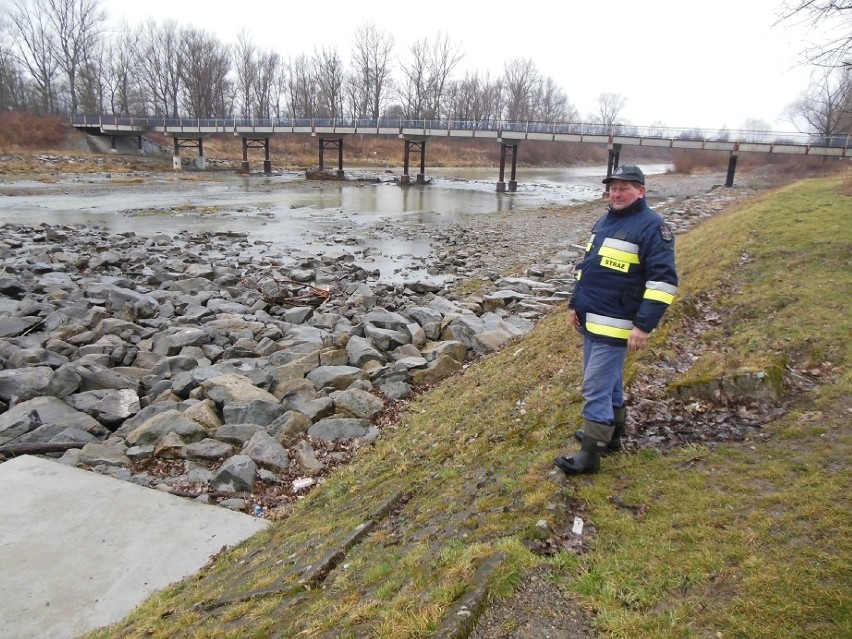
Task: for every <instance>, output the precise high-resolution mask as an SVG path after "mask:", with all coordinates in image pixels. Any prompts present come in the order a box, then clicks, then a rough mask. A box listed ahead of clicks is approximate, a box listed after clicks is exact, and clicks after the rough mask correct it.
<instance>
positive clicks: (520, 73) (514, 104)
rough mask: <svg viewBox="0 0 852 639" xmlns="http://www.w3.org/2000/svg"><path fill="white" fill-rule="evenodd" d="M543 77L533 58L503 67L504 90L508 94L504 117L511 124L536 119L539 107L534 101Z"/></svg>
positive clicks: (513, 61) (510, 62) (508, 63)
mask: <svg viewBox="0 0 852 639" xmlns="http://www.w3.org/2000/svg"><path fill="white" fill-rule="evenodd" d="M540 82H541V75H540V74H539V72H538V69H537V68H536V66H535V62H534V61H533V59H532V58H515V59H513V60H510V61H509V62H507V63H506V64H505V65H504V66H503V90H504V91H505V92H506V110H505V113H504V116H505V118H506V119H507V120H509V121H510V122H525V121H528V120H532V119H534V113H535V111H536V109H537V107H538V105H537V104H534V103H533V101H534V99H535V97H537V96H536V88H537V87H538V85H539V83H540Z"/></svg>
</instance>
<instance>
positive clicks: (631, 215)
mask: <svg viewBox="0 0 852 639" xmlns="http://www.w3.org/2000/svg"><path fill="white" fill-rule="evenodd" d="M603 183H604V184H608V185H609V209H608V210H607V213H606V215H604V216H603V217H602V218H600V219H599V220H598V221H597V222H596V223H595V225H594V227H593V228H592V237H591V239H590V240H589V243H588V245H587V246H586V253H585V256H584V257H583V261H582V262H581V263H580V266H579V268H578V271H577V275H576V278H577V282H576V284H575V286H574V292H573V294H572V295H571V300H570V302H569V303H568V306H569V308H570V309H571V310H570V313H569V320H570V322H571V323H572V325H573V326H574V327H575V328H576V329H577V330H579V331H580V333H582V335H583V389H582V390H583V400H584V405H583V425H584V430H582V431H578V432H577V433H576V434H575V437H576V438H577V439H578V440H580V442H581V443H582V447H581V450H580V451H579V452H578V453H576V454H574V455H571V456H570V457H564V456H559V457H557V458H556V461H555V463H556V465H557V466H558V467H559V468H560V469H562V470H563V471H564V472H565V473H566V474H568V475H576V474H581V473H594V472H597V470H598V468H599V467H600V457H601V454H602V453H604V452H605V451H608V450H610V451H613V450H620V449H621V436H622V435H623V434H624V425H625V422H626V420H627V409H626V408H625V406H624V389H623V382H622V376H623V371H624V361H625V359H626V357H627V351H628V350H629V351H631V352H633V351H638V350H640V349H642V348H644V346H645V344H646V343H647V341H648V334H649V333H650V332H651V331H653V330H654V329H655V328H656V327H657V324H658V323H659V322H660V319H661V318H662V316H663V313H665V311H666V309H667V308H668V307H669V305H670V304H671V303H672V300H673V299H674V296H675V293H676V292H677V271H676V269H675V255H674V236H673V235H672V232H671V230H670V229H669V227H668V226H666V223H665V222H664V221H663V218H661V217H660V216H659V215H658V214H657V213H656V212H654V211H653V210H652V209H650V208H649V207H648V205H647V204H646V202H645V175H644V174H643V173H642V170H641V169H640V168H639V167H638V166H635V165H632V164H628V165H624V166H621V167H618V168H617V169H616V170H615V172H614V173H613V174H612V175H611V176H610V177H607V178H606V179H604V180H603Z"/></svg>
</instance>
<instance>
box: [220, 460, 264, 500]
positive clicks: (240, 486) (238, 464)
mask: <svg viewBox="0 0 852 639" xmlns="http://www.w3.org/2000/svg"><path fill="white" fill-rule="evenodd" d="M256 479H257V464H256V463H255V462H254V460H253V459H252V458H251V457H249V456H248V455H234V456H233V457H230V458H229V459H227V460H225V463H224V464H222V466H221V467H220V468H219V470H218V472H217V473H216V474H215V475H214V476H213V479H211V480H210V487H211V488H212V489H213V490H216V491H219V492H223V493H248V492H251V491H252V489H253V488H254V482H255V480H256Z"/></svg>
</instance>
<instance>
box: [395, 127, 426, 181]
mask: <svg viewBox="0 0 852 639" xmlns="http://www.w3.org/2000/svg"><path fill="white" fill-rule="evenodd" d="M404 142H405V147H404V150H403V154H402V177H401V178H400V180H399V183H400V184H411V176H410V175H409V173H408V167H409V164H410V162H411V151H412V149H414V150H416V149H420V173H418V174H417V177H416V178H415V182H416V184H426V138H425V137H424V138H418V139H411V138H405V139H404Z"/></svg>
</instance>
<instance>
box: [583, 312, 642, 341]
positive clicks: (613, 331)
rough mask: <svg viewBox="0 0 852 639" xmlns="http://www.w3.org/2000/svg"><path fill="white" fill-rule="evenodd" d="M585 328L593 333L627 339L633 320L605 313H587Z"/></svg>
mask: <svg viewBox="0 0 852 639" xmlns="http://www.w3.org/2000/svg"><path fill="white" fill-rule="evenodd" d="M586 330H587V331H589V332H590V333H594V334H595V335H603V336H605V337H616V338H618V339H627V338H628V337H630V331H632V330H633V322H631V321H630V320H623V319H617V318H615V317H607V316H606V315H597V314H595V313H587V314H586Z"/></svg>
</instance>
